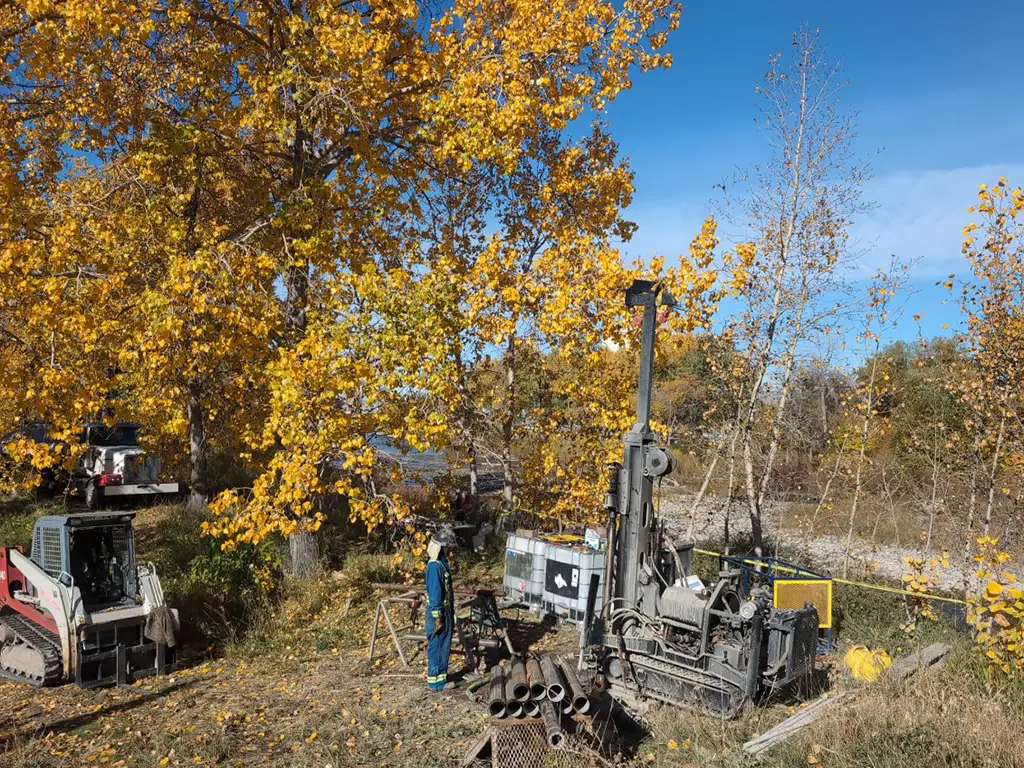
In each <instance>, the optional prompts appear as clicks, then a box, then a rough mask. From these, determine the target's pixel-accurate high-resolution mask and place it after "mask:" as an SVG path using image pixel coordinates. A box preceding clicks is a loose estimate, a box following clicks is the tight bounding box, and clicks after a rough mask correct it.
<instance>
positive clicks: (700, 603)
mask: <svg viewBox="0 0 1024 768" xmlns="http://www.w3.org/2000/svg"><path fill="white" fill-rule="evenodd" d="M675 303H676V302H675V300H674V299H673V297H672V296H671V294H669V292H668V291H666V290H662V286H661V284H660V283H655V282H651V281H646V280H635V281H634V282H633V285H632V286H631V287H630V288H628V289H627V290H626V305H627V306H629V307H637V308H642V310H643V332H642V337H641V357H640V377H639V379H640V381H639V390H638V392H637V417H636V422H635V423H634V424H633V426H632V428H631V429H630V431H629V432H628V433H627V434H626V435H625V456H624V458H623V462H622V464H612V465H609V476H608V493H607V496H606V501H605V506H606V507H607V510H608V528H607V530H608V550H607V552H608V554H607V556H606V557H605V572H604V584H603V593H602V597H603V600H602V607H601V611H600V615H598V616H592V617H587V620H585V622H584V627H583V637H582V638H581V643H582V644H583V646H584V647H585V649H586V652H585V654H584V660H585V663H586V664H587V666H588V667H589V668H590V669H591V671H593V672H594V673H595V675H596V679H597V682H598V684H599V685H603V686H604V687H605V688H606V689H607V690H608V691H609V692H610V693H611V694H612V695H613V696H617V697H623V696H625V697H627V698H634V699H640V700H643V699H648V698H649V699H655V700H659V701H664V702H668V703H671V704H678V705H684V706H692V707H697V708H700V709H706V710H710V711H713V712H717V713H722V714H725V715H727V716H734V715H736V714H737V713H738V712H739V710H740V709H741V707H743V706H744V705H745V704H747V703H756V702H758V701H760V700H762V699H765V698H766V697H767V696H769V695H770V694H772V693H779V692H783V691H787V690H790V689H792V687H793V686H795V685H797V684H799V683H800V682H801V681H804V680H806V679H807V677H808V676H809V675H810V673H811V672H812V671H813V668H814V660H815V655H816V649H817V642H818V613H817V610H815V608H814V607H813V606H811V605H810V604H806V605H805V607H804V608H803V609H800V610H789V609H779V608H775V607H773V603H772V596H771V593H770V591H768V590H767V588H764V587H761V588H755V589H754V590H752V591H751V592H750V594H749V596H744V594H743V587H742V581H741V576H740V573H739V572H738V571H731V572H730V571H723V572H722V573H721V574H720V579H719V581H718V582H717V583H716V584H715V585H714V586H713V587H711V588H705V587H704V586H703V585H702V584H700V583H699V580H696V579H692V580H688V577H690V576H691V575H692V574H691V572H690V566H691V562H692V550H693V542H686V543H681V544H676V543H675V542H674V541H673V540H672V539H671V537H670V536H668V535H667V534H666V531H665V524H664V521H663V520H661V519H660V518H659V516H658V514H657V511H656V510H655V508H654V505H653V503H652V491H653V487H654V482H655V481H656V480H658V478H661V477H663V476H665V475H667V474H668V473H669V472H671V471H672V469H673V468H674V466H675V457H674V456H673V455H672V453H671V452H670V451H669V450H667V449H665V448H663V447H661V446H660V445H659V444H658V439H657V436H656V435H655V434H654V433H653V432H652V431H651V427H650V406H651V379H652V375H653V368H654V338H655V330H656V325H657V322H656V315H657V312H658V307H659V306H662V307H668V308H671V307H673V306H675ZM688 584H690V585H692V586H688Z"/></svg>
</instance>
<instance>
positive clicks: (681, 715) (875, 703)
mask: <svg viewBox="0 0 1024 768" xmlns="http://www.w3.org/2000/svg"><path fill="white" fill-rule="evenodd" d="M1022 683H1024V681H1019V680H1005V679H1003V680H989V679H988V678H987V677H986V674H985V670H984V664H983V662H982V661H981V660H980V659H979V658H978V657H977V656H976V655H975V654H974V653H973V651H972V650H971V649H970V648H969V647H967V646H966V644H960V645H958V646H957V649H956V651H955V653H954V655H953V658H952V659H951V660H950V662H949V663H948V664H947V665H946V666H945V667H944V668H943V669H940V670H933V671H931V672H928V673H926V674H924V675H922V676H920V677H918V678H916V679H913V678H912V679H911V680H910V681H908V682H906V683H902V684H896V683H886V682H883V681H879V682H876V683H863V684H862V683H857V682H855V681H852V680H848V679H842V678H840V679H838V680H837V681H836V683H835V684H836V687H837V688H840V689H856V691H857V698H856V699H855V700H854V702H853V703H852V704H850V705H843V706H841V707H837V708H835V709H834V710H830V711H829V712H828V714H827V715H826V716H824V717H823V718H822V719H821V720H819V721H818V722H816V723H815V724H813V725H812V726H811V727H809V728H808V729H807V730H805V731H803V732H801V733H799V734H797V735H795V736H793V737H792V738H791V739H790V740H789V741H787V742H784V743H782V744H780V745H778V746H776V747H775V748H774V749H773V750H771V751H769V752H768V753H767V754H765V755H763V756H762V757H761V759H760V760H754V759H753V758H751V757H749V756H748V755H746V754H745V753H744V752H743V750H742V744H743V742H745V741H747V740H749V739H751V738H754V737H755V736H756V735H758V734H760V733H763V732H764V731H766V730H767V729H768V728H770V727H772V726H773V725H775V724H776V723H777V722H780V721H781V720H782V719H784V718H785V717H786V716H787V714H789V712H791V711H792V710H791V709H789V708H786V707H773V708H769V709H762V710H754V711H753V712H750V713H747V714H746V715H744V716H743V717H742V718H740V719H739V720H736V721H732V722H729V721H722V720H717V719H714V718H709V717H706V716H703V715H697V714H692V713H688V712H684V711H680V710H672V709H663V710H661V711H659V712H658V713H656V714H655V715H654V716H652V717H651V734H650V738H649V739H648V741H646V742H645V743H644V744H643V745H641V750H640V755H639V762H647V763H653V764H656V765H658V766H675V767H676V768H682V767H683V766H709V767H716V766H717V767H720V768H739V767H740V766H753V765H760V766H764V767H765V768H789V767H790V766H798V765H818V766H827V767H828V768H865V767H867V766H871V767H872V768H922V767H924V766H928V767H929V768H930V767H931V766H954V767H955V768H988V767H989V766H992V768H995V767H996V766H1000V768H1005V767H1006V766H1024V738H1022V737H1021V733H1024V706H1022V705H1024V684H1022ZM673 744H674V745H675V747H674V748H670V747H671V746H672V745H673ZM811 757H813V758H814V760H815V761H816V762H811V761H809V758H811Z"/></svg>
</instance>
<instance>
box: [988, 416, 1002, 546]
mask: <svg viewBox="0 0 1024 768" xmlns="http://www.w3.org/2000/svg"><path fill="white" fill-rule="evenodd" d="M1005 429H1006V414H1005V413H1004V414H1003V416H1002V418H1001V419H1000V420H999V436H998V437H996V450H995V454H994V455H993V456H992V470H991V471H990V472H989V473H988V504H987V505H986V506H985V526H984V529H983V530H984V535H985V536H988V531H989V527H990V526H991V525H992V505H993V504H994V503H995V497H996V475H997V474H999V453H1000V451H1001V450H1002V448H1003V434H1004V432H1005Z"/></svg>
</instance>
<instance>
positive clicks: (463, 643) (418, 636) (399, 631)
mask: <svg viewBox="0 0 1024 768" xmlns="http://www.w3.org/2000/svg"><path fill="white" fill-rule="evenodd" d="M379 586H384V585H379ZM456 594H457V595H459V594H461V595H462V596H463V597H464V598H465V599H463V600H462V601H461V602H460V603H458V604H457V605H456V612H455V633H456V636H457V637H458V638H459V647H460V648H462V650H463V653H465V655H466V663H467V665H468V666H470V667H475V666H476V662H477V660H478V658H477V653H478V652H479V651H480V649H481V648H498V647H500V646H501V644H504V645H505V647H506V648H507V649H508V652H509V655H515V650H514V649H513V648H512V641H511V640H510V639H509V636H508V630H507V628H506V627H505V621H504V619H502V617H501V614H500V613H499V611H498V607H497V602H496V601H495V599H494V595H493V593H490V592H487V591H486V590H482V591H480V592H477V593H472V594H471V595H470V596H469V597H466V593H456ZM395 604H400V605H405V606H406V607H408V609H409V623H408V624H403V625H402V626H400V627H397V628H396V627H395V623H394V621H392V619H391V614H390V613H389V611H388V606H389V605H395ZM422 604H423V592H421V591H420V590H418V589H407V590H406V591H404V592H403V593H402V594H399V595H393V596H389V597H382V598H380V600H378V601H377V612H376V615H375V616H374V618H373V631H372V632H371V634H370V658H369V661H370V663H371V664H372V663H373V661H374V659H375V658H377V656H376V654H375V653H374V651H375V650H376V647H377V638H378V637H380V619H381V617H382V616H383V617H384V623H385V624H387V627H388V634H389V635H390V636H391V642H392V644H393V645H394V646H395V650H396V651H398V657H399V658H400V659H401V660H402V666H403V667H404V668H405V669H408V668H409V660H408V659H407V658H406V655H405V651H404V649H403V648H402V643H403V642H415V643H423V642H426V641H427V636H426V635H425V634H423V633H422V632H415V631H410V630H415V629H416V628H417V627H418V626H420V625H419V624H418V623H417V619H418V617H419V607H420V606H421V605H422ZM467 609H469V616H468V617H462V618H460V617H459V612H462V611H465V610H467ZM467 625H469V626H472V627H473V628H474V631H473V632H467V629H468V627H467Z"/></svg>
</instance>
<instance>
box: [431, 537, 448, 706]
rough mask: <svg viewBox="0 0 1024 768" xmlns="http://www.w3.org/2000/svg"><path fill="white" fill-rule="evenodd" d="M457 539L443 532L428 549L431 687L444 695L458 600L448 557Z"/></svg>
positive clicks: (432, 541)
mask: <svg viewBox="0 0 1024 768" xmlns="http://www.w3.org/2000/svg"><path fill="white" fill-rule="evenodd" d="M454 539H455V536H454V534H453V533H450V532H448V531H445V530H441V531H438V532H437V533H436V534H435V535H434V537H433V538H432V539H431V540H430V543H429V544H428V545H427V555H428V556H429V557H430V562H428V563H427V619H426V630H427V687H428V688H429V689H430V690H432V691H443V690H444V689H445V687H446V686H447V685H448V657H449V656H451V652H452V634H453V633H454V632H455V600H454V596H453V593H452V570H451V568H450V567H449V566H448V558H447V554H448V551H449V550H450V549H451V548H452V547H453V546H454V544H455V541H454Z"/></svg>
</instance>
